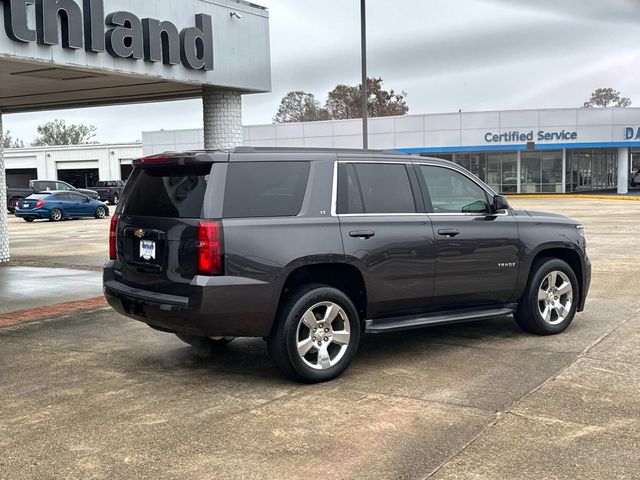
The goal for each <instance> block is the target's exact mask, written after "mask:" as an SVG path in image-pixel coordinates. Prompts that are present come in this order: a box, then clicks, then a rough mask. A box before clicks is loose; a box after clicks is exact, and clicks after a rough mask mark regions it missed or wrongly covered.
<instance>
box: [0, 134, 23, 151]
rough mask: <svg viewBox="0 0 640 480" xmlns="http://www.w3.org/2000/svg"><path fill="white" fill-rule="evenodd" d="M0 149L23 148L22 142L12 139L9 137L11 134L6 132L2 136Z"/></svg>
mask: <svg viewBox="0 0 640 480" xmlns="http://www.w3.org/2000/svg"><path fill="white" fill-rule="evenodd" d="M2 147H3V148H23V147H24V142H23V141H22V140H18V139H17V138H13V137H12V136H11V132H10V131H9V130H7V133H5V134H4V135H3V136H2Z"/></svg>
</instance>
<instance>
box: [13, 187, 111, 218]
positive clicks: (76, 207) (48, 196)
mask: <svg viewBox="0 0 640 480" xmlns="http://www.w3.org/2000/svg"><path fill="white" fill-rule="evenodd" d="M108 216H109V207H107V206H106V205H105V204H104V203H102V202H101V201H99V200H93V199H91V198H89V197H87V196H85V195H82V194H80V193H75V192H67V191H65V192H43V193H36V194H34V195H30V196H29V197H27V198H25V199H23V200H20V201H18V203H17V204H16V217H19V218H23V219H24V221H25V222H33V221H34V220H37V219H49V220H50V221H52V222H59V221H60V220H63V219H65V218H80V217H95V218H105V217H108Z"/></svg>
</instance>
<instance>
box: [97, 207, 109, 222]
mask: <svg viewBox="0 0 640 480" xmlns="http://www.w3.org/2000/svg"><path fill="white" fill-rule="evenodd" d="M106 216H107V211H106V210H105V208H104V207H98V208H96V218H97V219H100V220H101V219H103V218H104V217H106Z"/></svg>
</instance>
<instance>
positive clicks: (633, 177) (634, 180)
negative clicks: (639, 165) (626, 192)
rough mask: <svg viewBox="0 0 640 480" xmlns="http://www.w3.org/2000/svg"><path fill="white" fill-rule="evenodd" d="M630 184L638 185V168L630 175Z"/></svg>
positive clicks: (639, 175)
mask: <svg viewBox="0 0 640 480" xmlns="http://www.w3.org/2000/svg"><path fill="white" fill-rule="evenodd" d="M631 186H632V187H640V170H638V171H637V172H636V173H634V174H632V175H631Z"/></svg>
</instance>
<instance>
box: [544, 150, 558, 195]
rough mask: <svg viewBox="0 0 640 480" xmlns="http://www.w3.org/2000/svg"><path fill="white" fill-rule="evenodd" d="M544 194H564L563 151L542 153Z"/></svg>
mask: <svg viewBox="0 0 640 480" xmlns="http://www.w3.org/2000/svg"><path fill="white" fill-rule="evenodd" d="M540 191H541V192H543V193H562V151H558V152H556V151H554V152H542V185H541V190H540Z"/></svg>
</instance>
